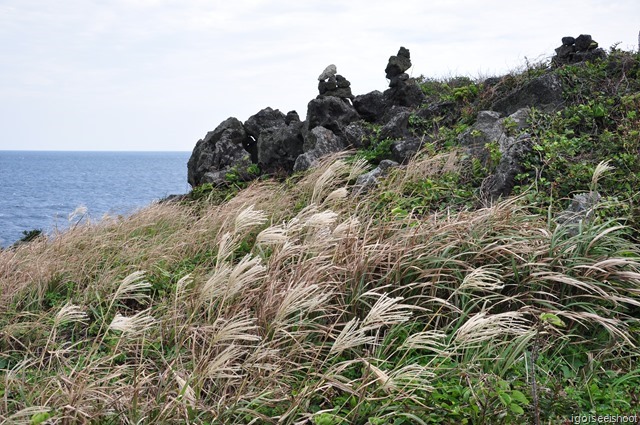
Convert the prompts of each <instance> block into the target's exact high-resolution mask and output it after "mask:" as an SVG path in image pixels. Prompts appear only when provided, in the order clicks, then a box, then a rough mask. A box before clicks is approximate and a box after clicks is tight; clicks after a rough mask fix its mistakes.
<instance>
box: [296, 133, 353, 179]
mask: <svg viewBox="0 0 640 425" xmlns="http://www.w3.org/2000/svg"><path fill="white" fill-rule="evenodd" d="M344 148H345V146H344V142H343V141H342V139H341V138H340V137H338V136H336V135H335V134H334V133H333V132H332V131H331V130H329V129H327V128H325V127H321V126H320V127H314V128H313V129H311V130H310V131H308V132H307V133H306V134H305V140H304V145H303V150H304V153H303V154H301V155H299V156H298V157H297V158H296V161H295V163H294V165H293V171H303V170H306V169H309V168H311V167H312V166H313V165H315V164H316V162H317V161H318V160H319V159H320V158H322V157H323V156H325V155H327V154H330V153H334V152H340V151H341V150H344Z"/></svg>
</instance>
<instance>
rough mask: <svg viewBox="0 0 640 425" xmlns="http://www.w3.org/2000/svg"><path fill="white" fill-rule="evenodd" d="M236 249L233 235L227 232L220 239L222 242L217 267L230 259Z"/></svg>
mask: <svg viewBox="0 0 640 425" xmlns="http://www.w3.org/2000/svg"><path fill="white" fill-rule="evenodd" d="M234 247H235V240H234V238H233V236H232V235H231V233H229V232H226V233H225V234H223V235H222V237H221V238H220V242H218V256H217V261H216V265H217V266H220V265H221V264H223V263H224V262H225V261H227V260H228V259H229V257H230V256H231V254H233V249H234Z"/></svg>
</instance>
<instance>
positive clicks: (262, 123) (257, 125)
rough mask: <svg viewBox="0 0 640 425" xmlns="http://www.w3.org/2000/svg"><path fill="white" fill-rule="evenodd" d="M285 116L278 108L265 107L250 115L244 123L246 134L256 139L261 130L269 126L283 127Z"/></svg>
mask: <svg viewBox="0 0 640 425" xmlns="http://www.w3.org/2000/svg"><path fill="white" fill-rule="evenodd" d="M285 118H286V116H285V115H284V114H283V113H282V112H280V111H279V110H278V109H271V108H270V107H266V108H264V109H262V110H261V111H259V112H258V113H257V114H255V115H252V116H250V117H249V118H248V119H247V120H246V121H245V123H244V128H245V129H246V131H247V134H248V135H249V136H251V137H253V138H254V139H255V140H258V137H259V136H260V133H261V132H262V130H264V129H267V128H271V127H283V126H285V125H286V122H285Z"/></svg>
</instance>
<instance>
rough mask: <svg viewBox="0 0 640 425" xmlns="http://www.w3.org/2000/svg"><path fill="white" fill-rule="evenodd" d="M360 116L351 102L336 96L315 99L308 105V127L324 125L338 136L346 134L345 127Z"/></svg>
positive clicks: (310, 128)
mask: <svg viewBox="0 0 640 425" xmlns="http://www.w3.org/2000/svg"><path fill="white" fill-rule="evenodd" d="M359 119H360V116H359V115H358V113H357V112H356V110H355V109H354V108H353V106H351V105H350V104H349V103H347V102H345V101H344V100H342V99H339V98H337V97H334V96H326V97H321V98H319V99H313V100H312V101H311V102H309V104H308V106H307V128H308V129H309V130H312V129H314V128H315V127H324V128H326V129H328V130H331V131H332V132H333V133H335V134H336V135H337V136H338V137H342V136H343V135H344V129H345V127H346V126H347V125H349V124H351V123H352V122H355V121H358V120H359Z"/></svg>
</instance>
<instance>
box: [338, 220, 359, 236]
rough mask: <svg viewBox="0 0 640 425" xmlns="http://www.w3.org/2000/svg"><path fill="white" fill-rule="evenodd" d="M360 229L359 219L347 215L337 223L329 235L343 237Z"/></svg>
mask: <svg viewBox="0 0 640 425" xmlns="http://www.w3.org/2000/svg"><path fill="white" fill-rule="evenodd" d="M359 231H360V220H358V218H357V217H349V218H347V219H346V220H345V221H343V222H342V223H340V224H338V225H337V226H336V227H335V229H333V232H331V236H333V237H334V238H336V239H345V238H347V237H350V236H355V235H357V234H358V232H359Z"/></svg>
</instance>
